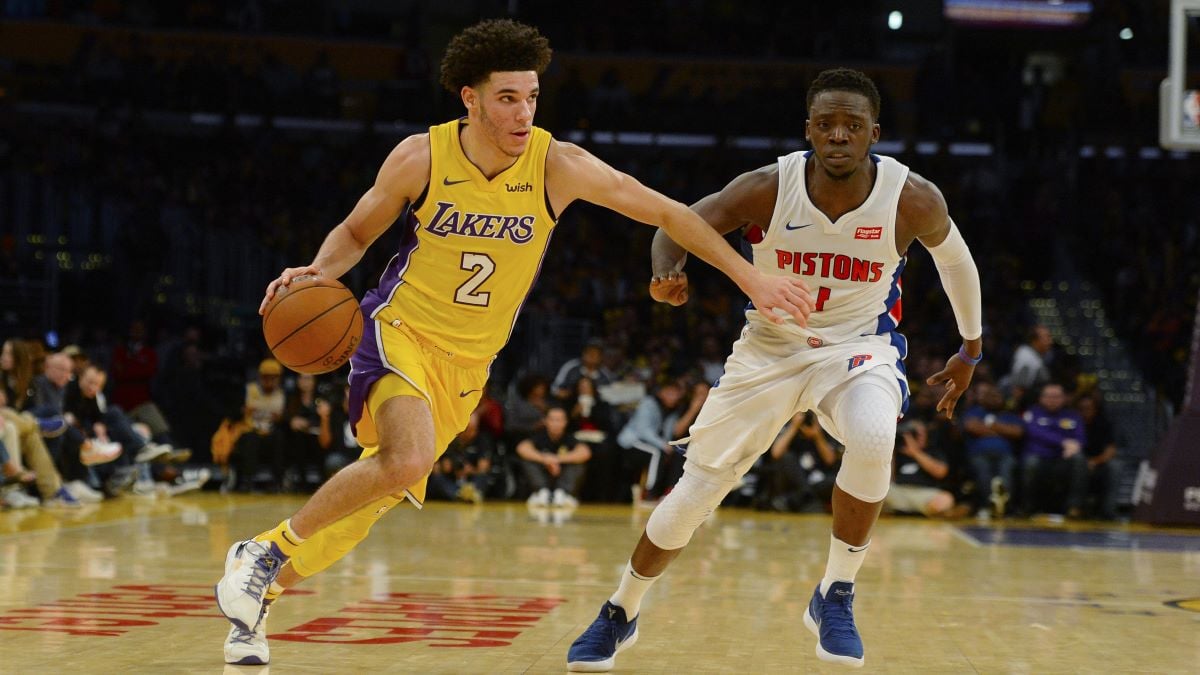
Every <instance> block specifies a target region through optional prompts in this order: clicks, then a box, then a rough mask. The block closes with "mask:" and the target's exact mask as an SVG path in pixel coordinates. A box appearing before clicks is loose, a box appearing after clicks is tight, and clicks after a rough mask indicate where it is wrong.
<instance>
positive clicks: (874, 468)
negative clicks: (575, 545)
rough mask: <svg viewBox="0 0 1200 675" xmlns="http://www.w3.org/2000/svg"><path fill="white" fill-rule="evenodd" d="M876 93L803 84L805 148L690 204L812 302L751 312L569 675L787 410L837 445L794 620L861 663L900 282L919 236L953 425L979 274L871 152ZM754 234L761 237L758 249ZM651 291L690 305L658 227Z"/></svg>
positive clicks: (968, 363)
mask: <svg viewBox="0 0 1200 675" xmlns="http://www.w3.org/2000/svg"><path fill="white" fill-rule="evenodd" d="M878 119H879V92H878V91H877V90H876V88H875V84H874V83H873V82H872V81H871V80H870V79H869V78H868V77H867V76H865V75H863V74H862V73H860V72H858V71H853V70H847V69H835V70H827V71H825V72H823V73H821V74H820V75H819V76H818V77H817V78H816V80H814V81H813V83H812V85H811V87H810V88H809V90H808V120H807V121H806V123H805V137H806V138H807V139H808V140H809V141H810V143H811V144H812V150H811V151H809V152H802V153H801V152H797V153H793V154H790V155H787V156H784V157H781V158H779V161H778V162H777V163H776V164H772V165H770V166H765V167H763V168H761V169H758V170H756V171H751V172H749V173H746V174H743V175H741V176H739V177H738V178H736V179H734V180H733V182H731V183H730V184H729V185H727V186H726V187H725V188H724V189H723V190H721V191H720V192H718V193H716V194H713V195H709V196H708V197H705V198H704V199H702V200H700V201H699V202H697V203H696V204H695V205H694V206H693V207H692V208H693V209H695V210H696V212H698V213H699V214H700V215H701V216H703V217H704V219H705V220H706V221H708V223H709V224H710V225H712V227H713V228H714V229H715V230H717V231H718V232H721V233H723V234H724V233H728V232H732V231H733V230H735V229H738V228H747V231H748V232H751V233H758V232H761V236H757V235H752V236H750V237H748V238H749V239H750V240H751V242H753V262H754V265H755V266H756V267H757V268H758V269H760V270H762V271H763V272H765V273H767V274H774V275H782V276H791V277H795V278H799V279H802V280H804V281H805V282H806V283H807V285H808V286H809V288H810V289H811V290H812V291H814V295H815V297H816V307H815V309H814V310H813V312H812V314H811V315H810V316H809V318H808V326H807V327H801V326H799V325H797V324H796V323H795V322H793V321H787V320H785V322H784V323H783V324H781V325H773V324H772V323H771V322H770V321H768V320H767V319H766V317H764V316H763V314H761V313H760V312H759V311H758V310H756V309H755V308H754V307H753V306H750V307H748V309H747V312H746V319H747V323H746V327H745V328H744V329H743V331H742V336H741V338H740V339H739V340H738V341H737V342H736V343H734V345H733V353H732V354H731V355H730V356H729V359H728V360H727V361H726V364H725V374H724V376H722V377H721V379H720V381H719V384H718V385H717V386H716V387H714V388H713V389H712V391H711V392H710V394H709V396H708V400H707V401H706V402H705V404H704V408H703V409H702V410H701V411H700V415H699V417H698V418H697V419H696V422H695V424H693V425H692V428H691V436H690V437H689V438H688V439H684V440H686V441H688V446H687V462H686V464H685V470H684V475H683V477H682V478H681V479H680V480H679V483H678V485H677V486H676V487H675V489H674V491H672V492H671V493H670V494H669V495H668V496H667V497H666V498H665V499H664V500H663V501H662V503H660V504H659V506H658V508H656V509H655V510H654V513H652V514H651V516H650V519H649V521H648V522H647V524H646V531H645V533H644V534H643V535H642V538H641V540H640V541H639V542H638V544H637V548H636V549H635V550H634V553H633V557H632V558H631V559H630V562H629V565H628V566H627V567H626V569H625V572H624V574H623V575H622V579H621V584H620V587H619V588H618V590H617V592H616V593H615V594H614V595H613V596H612V597H611V598H610V599H609V601H608V602H606V603H605V604H604V607H603V608H602V609H601V611H600V616H599V617H598V618H597V619H596V620H595V622H593V623H592V625H591V626H590V627H589V628H588V629H587V631H585V632H584V633H583V635H581V636H580V637H579V638H578V639H577V640H576V641H575V643H574V644H572V645H571V648H570V651H569V653H568V656H567V662H568V668H569V669H570V670H572V671H583V672H603V671H607V670H609V669H611V668H612V665H613V660H614V657H615V655H616V653H617V652H618V651H620V650H621V649H623V648H625V647H628V646H630V645H632V644H633V643H634V642H635V641H636V639H637V618H638V612H639V610H640V606H641V600H642V597H643V595H644V594H645V593H646V591H647V590H648V589H649V588H650V585H651V584H653V583H654V581H655V580H656V579H657V578H658V577H659V575H661V574H662V573H663V571H664V570H665V569H666V567H667V565H668V564H670V562H671V561H672V560H674V559H675V557H676V556H677V555H679V552H680V551H682V550H683V547H684V546H686V545H687V543H688V541H689V540H690V539H691V536H692V532H693V531H694V530H695V529H696V528H697V527H699V525H700V524H701V523H703V522H704V520H705V518H707V517H708V515H709V514H710V513H712V511H713V510H714V509H715V508H716V507H717V505H718V504H720V503H721V500H722V499H723V498H724V497H725V495H726V494H727V493H728V492H729V491H730V490H731V489H732V488H733V487H734V486H735V485H737V483H738V481H739V479H740V478H741V476H742V475H743V474H745V473H746V471H747V470H749V469H750V467H751V466H752V465H753V464H754V462H755V460H756V459H757V458H758V456H759V455H761V454H762V453H763V452H765V451H766V450H767V449H768V448H769V447H770V445H771V441H772V440H773V439H774V438H775V435H776V434H777V433H778V431H779V430H780V429H781V428H782V427H783V425H784V424H785V423H786V422H787V420H788V419H789V418H791V417H792V416H793V415H794V414H796V413H797V412H798V411H802V410H812V411H814V412H815V413H816V415H817V418H818V419H819V420H820V422H821V425H822V426H823V427H824V428H825V429H826V430H827V431H829V432H830V433H831V434H832V435H833V436H834V437H835V438H837V439H838V440H839V441H841V442H842V443H843V444H844V445H845V446H846V452H845V455H844V456H843V458H842V468H841V470H840V471H839V473H838V476H837V483H836V487H835V488H834V494H833V532H832V536H831V540H830V547H829V560H828V563H827V566H826V568H825V576H824V578H823V579H822V580H821V582H820V583H819V584H818V585H817V588H816V590H815V591H814V592H813V595H812V598H811V601H810V603H809V607H808V611H807V612H806V613H805V616H804V623H805V625H806V626H807V627H808V629H809V630H810V631H812V632H813V633H814V634H816V635H817V638H818V640H817V646H816V653H817V656H818V658H820V659H822V660H824V661H831V662H836V663H841V664H845V665H849V666H854V667H858V666H861V665H862V664H863V645H862V640H861V639H860V637H859V634H858V629H857V628H856V627H855V624H854V615H853V613H852V600H853V598H854V578H855V575H856V573H857V572H858V569H859V567H860V566H861V565H862V562H863V558H864V557H865V556H866V552H867V549H868V545H869V543H870V535H871V528H872V527H873V526H874V524H875V521H876V519H877V518H878V516H879V510H880V506H881V504H882V503H883V499H884V496H885V495H886V494H887V491H888V485H889V483H890V480H891V473H892V471H891V459H892V451H893V446H894V442H895V441H894V439H895V433H896V419H897V417H898V416H900V415H901V414H902V413H903V411H904V409H905V408H906V407H907V403H908V386H907V380H906V377H905V372H904V357H905V355H906V352H907V344H906V342H905V339H904V336H902V335H900V333H898V332H896V328H897V326H898V324H899V322H900V275H901V272H902V271H903V269H904V263H905V259H906V252H907V250H908V248H909V246H910V245H911V244H912V243H913V241H919V242H920V243H921V244H922V245H923V246H925V248H927V249H928V250H929V252H930V253H931V254H932V256H933V259H934V262H935V263H936V265H937V268H938V273H939V275H940V276H941V280H942V285H943V287H944V288H945V289H946V293H947V295H948V296H949V299H950V305H951V307H952V308H953V310H954V315H955V317H956V319H957V320H958V329H959V332H960V333H961V334H962V338H963V345H962V347H961V348H960V349H959V351H958V353H957V354H955V355H954V356H952V357H950V359H949V361H948V362H947V363H946V367H945V368H944V369H943V370H942V371H941V372H939V373H937V374H936V375H933V376H932V377H930V378H929V380H928V384H930V385H936V384H944V385H945V387H946V391H945V395H944V396H943V397H942V399H941V401H940V402H939V403H938V406H937V409H938V411H939V412H943V411H944V412H945V414H946V416H947V417H950V416H951V415H952V414H953V412H954V405H955V403H956V402H957V400H958V398H959V397H960V396H961V395H962V394H963V392H965V391H966V390H967V386H968V385H969V384H970V381H971V376H972V374H973V373H974V369H975V364H976V363H978V362H979V360H980V358H982V340H981V335H982V332H983V331H982V327H981V324H982V318H981V317H982V307H981V298H980V291H979V274H978V271H977V269H976V267H975V262H974V260H973V259H972V258H971V253H970V251H969V250H968V248H967V245H966V243H965V242H964V241H963V238H962V235H961V234H959V231H958V228H957V227H956V226H955V225H954V222H953V221H952V220H951V219H950V217H949V215H948V213H947V209H946V202H945V200H944V199H943V198H942V194H941V192H939V191H938V189H937V187H936V186H934V185H933V184H932V183H930V182H929V181H927V180H925V179H924V178H921V177H920V176H918V175H916V174H915V173H912V172H910V171H909V169H908V167H906V166H904V165H903V164H901V163H899V162H897V161H896V160H894V159H892V158H890V157H881V156H878V155H874V154H871V146H872V144H874V143H875V142H876V141H878V140H879V125H878V124H877V120H878ZM756 240H757V241H756ZM652 257H653V268H654V277H653V280H652V281H651V285H650V287H651V293H652V295H653V296H654V297H655V299H656V300H659V301H662V302H668V303H670V304H673V305H679V304H683V303H684V302H686V300H687V278H686V276H685V275H684V274H683V272H682V271H681V270H682V268H683V263H684V260H685V252H684V250H683V249H682V248H680V247H679V246H678V245H677V244H675V243H674V242H672V241H671V240H670V239H669V238H668V237H666V236H663V234H662V233H661V232H660V233H659V234H657V235H656V236H655V241H654V247H653V256H652Z"/></svg>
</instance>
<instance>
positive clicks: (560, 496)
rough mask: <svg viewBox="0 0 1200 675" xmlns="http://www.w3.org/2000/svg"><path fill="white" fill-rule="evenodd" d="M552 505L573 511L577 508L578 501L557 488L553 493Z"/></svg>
mask: <svg viewBox="0 0 1200 675" xmlns="http://www.w3.org/2000/svg"><path fill="white" fill-rule="evenodd" d="M554 505H555V506H561V507H563V508H568V509H573V508H576V507H578V506H579V500H578V499H575V498H574V497H572V496H571V495H570V494H569V493H568V492H567V491H566V490H564V489H562V488H557V489H556V490H555V491H554Z"/></svg>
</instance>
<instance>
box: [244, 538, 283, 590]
mask: <svg viewBox="0 0 1200 675" xmlns="http://www.w3.org/2000/svg"><path fill="white" fill-rule="evenodd" d="M252 546H253V547H254V548H251V547H252ZM244 547H245V549H246V551H247V552H248V553H250V555H251V556H253V557H254V562H253V564H252V565H251V566H250V576H249V577H247V578H246V586H245V587H244V589H243V590H245V591H246V593H247V594H248V595H249V596H250V597H252V598H255V599H256V600H261V599H262V597H263V594H264V593H265V592H266V590H267V587H268V586H270V585H271V582H273V581H275V577H277V576H279V565H280V562H281V561H280V560H279V558H276V557H275V554H274V553H272V552H271V549H269V548H267V547H266V546H264V545H262V544H261V543H259V542H257V541H248V542H246V543H245V545H244Z"/></svg>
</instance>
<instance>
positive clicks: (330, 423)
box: [317, 385, 362, 478]
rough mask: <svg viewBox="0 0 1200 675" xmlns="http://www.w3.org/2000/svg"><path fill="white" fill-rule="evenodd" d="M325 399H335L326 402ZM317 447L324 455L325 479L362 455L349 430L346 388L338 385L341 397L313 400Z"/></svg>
mask: <svg viewBox="0 0 1200 675" xmlns="http://www.w3.org/2000/svg"><path fill="white" fill-rule="evenodd" d="M329 398H335V399H337V400H336V401H335V402H330V401H329V400H328V399H329ZM317 419H318V420H319V422H318V425H319V426H318V430H317V445H318V446H320V448H321V452H322V453H324V460H323V467H324V471H325V477H326V478H328V477H329V476H332V475H333V474H335V473H337V472H338V471H341V470H342V468H343V467H345V466H346V465H347V464H349V463H350V462H353V461H354V460H356V459H358V456H359V455H361V454H362V447H360V446H359V444H358V439H356V438H355V437H354V431H353V430H352V429H351V428H350V386H349V385H343V386H342V395H341V397H340V398H339V397H336V396H323V397H321V398H319V399H317Z"/></svg>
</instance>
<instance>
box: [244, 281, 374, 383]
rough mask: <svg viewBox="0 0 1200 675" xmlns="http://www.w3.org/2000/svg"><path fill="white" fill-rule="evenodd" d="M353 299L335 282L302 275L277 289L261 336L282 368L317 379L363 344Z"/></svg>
mask: <svg viewBox="0 0 1200 675" xmlns="http://www.w3.org/2000/svg"><path fill="white" fill-rule="evenodd" d="M362 332H363V320H362V312H360V311H359V307H358V299H357V298H355V297H354V294H353V293H351V292H350V289H348V288H346V287H345V286H343V285H342V284H341V282H339V281H338V280H336V279H326V278H325V277H317V276H301V277H296V278H295V279H293V280H292V283H291V284H290V285H288V286H281V287H280V288H279V290H277V291H276V292H275V297H274V298H272V299H271V302H270V303H268V304H267V309H266V311H265V312H263V337H264V338H266V341H267V346H268V347H269V348H270V349H271V354H273V355H274V356H275V358H276V359H278V360H279V362H280V363H282V364H283V365H284V366H286V367H288V368H290V369H292V370H294V371H296V372H299V373H310V374H313V375H319V374H321V373H328V372H330V371H332V370H336V369H338V368H339V367H341V365H342V364H343V363H345V362H346V361H347V360H349V359H350V355H351V354H353V353H354V350H355V349H357V348H358V343H359V342H361V341H362Z"/></svg>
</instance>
